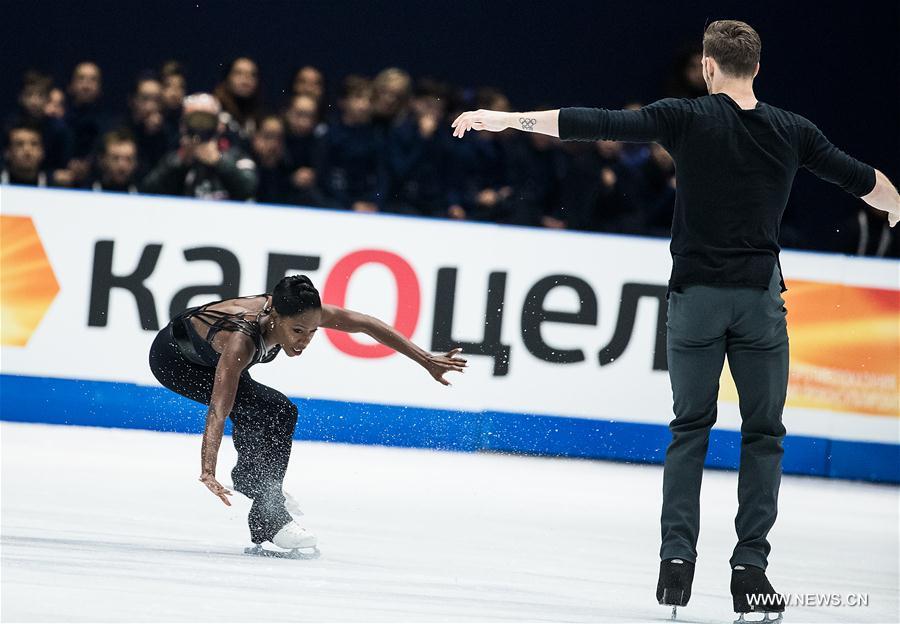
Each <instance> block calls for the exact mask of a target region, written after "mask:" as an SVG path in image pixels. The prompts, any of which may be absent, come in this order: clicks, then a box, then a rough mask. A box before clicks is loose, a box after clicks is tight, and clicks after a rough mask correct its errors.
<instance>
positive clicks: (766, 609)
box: [731, 565, 785, 624]
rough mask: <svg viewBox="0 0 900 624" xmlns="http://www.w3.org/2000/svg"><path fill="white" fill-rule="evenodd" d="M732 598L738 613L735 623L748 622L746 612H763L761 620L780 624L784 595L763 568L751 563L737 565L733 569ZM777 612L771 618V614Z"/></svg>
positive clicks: (735, 610)
mask: <svg viewBox="0 0 900 624" xmlns="http://www.w3.org/2000/svg"><path fill="white" fill-rule="evenodd" d="M731 598H732V600H733V601H734V612H735V613H738V614H739V615H738V619H736V620H735V621H734V623H735V624H746V623H747V622H749V621H750V620H745V619H744V614H745V613H762V614H763V619H762V620H758V621H760V622H770V623H771V624H780V622H781V619H782V613H784V606H785V605H784V597H783V596H782V595H781V594H779V593H777V592H776V591H775V590H774V589H773V588H772V584H771V583H769V579H767V578H766V573H765V571H764V570H763V569H762V568H757V567H756V566H751V565H736V566H734V569H733V570H732V571H731ZM770 613H773V614H775V617H774V618H772V619H770V618H769V614H770Z"/></svg>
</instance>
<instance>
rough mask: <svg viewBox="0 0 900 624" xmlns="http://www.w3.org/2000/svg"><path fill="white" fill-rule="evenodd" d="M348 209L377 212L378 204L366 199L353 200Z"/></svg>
mask: <svg viewBox="0 0 900 624" xmlns="http://www.w3.org/2000/svg"><path fill="white" fill-rule="evenodd" d="M350 209H351V210H352V211H353V212H368V213H372V212H378V206H377V205H376V204H374V203H373V202H368V201H355V202H353V205H352V206H350Z"/></svg>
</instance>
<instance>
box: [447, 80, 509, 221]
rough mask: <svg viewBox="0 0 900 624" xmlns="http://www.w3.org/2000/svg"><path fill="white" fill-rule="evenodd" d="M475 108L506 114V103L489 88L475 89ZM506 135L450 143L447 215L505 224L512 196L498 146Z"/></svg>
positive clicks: (489, 134) (488, 134)
mask: <svg viewBox="0 0 900 624" xmlns="http://www.w3.org/2000/svg"><path fill="white" fill-rule="evenodd" d="M475 104H476V108H486V109H491V110H500V111H508V110H509V100H508V99H507V98H506V96H505V95H503V94H502V93H501V92H499V91H497V90H496V89H492V88H482V89H479V91H478V94H477V96H476V102H475ZM507 136H508V135H504V134H503V133H493V132H478V133H470V134H468V135H467V136H465V137H463V138H462V139H460V140H458V141H453V142H452V143H451V152H450V159H451V162H450V170H451V173H450V178H451V179H450V189H449V204H450V207H449V209H448V215H449V216H450V217H451V218H453V219H471V220H475V221H497V222H503V221H505V220H507V218H508V213H509V209H510V207H509V206H508V204H507V203H506V201H507V200H508V199H509V198H510V196H511V195H512V193H513V189H512V186H510V183H509V171H508V168H507V159H506V154H505V151H504V148H503V145H502V144H501V142H502V141H503V140H504V138H507Z"/></svg>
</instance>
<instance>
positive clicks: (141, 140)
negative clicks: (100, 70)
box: [121, 72, 175, 175]
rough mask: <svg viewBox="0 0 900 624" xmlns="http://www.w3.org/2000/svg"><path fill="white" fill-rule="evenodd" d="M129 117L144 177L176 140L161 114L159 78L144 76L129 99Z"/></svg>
mask: <svg viewBox="0 0 900 624" xmlns="http://www.w3.org/2000/svg"><path fill="white" fill-rule="evenodd" d="M128 107H129V109H130V111H131V112H130V116H129V118H128V119H127V121H125V122H123V123H122V124H121V125H122V127H125V128H127V129H128V130H129V131H130V132H131V135H132V136H133V137H134V142H135V144H136V145H137V150H138V172H139V174H141V175H144V174H145V173H146V172H147V171H149V169H150V168H151V167H152V166H153V165H154V164H155V163H158V162H159V161H160V160H162V158H163V156H165V155H166V153H167V152H168V151H169V150H170V149H172V147H173V145H174V143H175V138H174V137H172V136H170V135H169V134H168V132H167V131H166V125H165V122H164V120H163V111H162V83H161V82H160V81H159V78H158V77H157V75H156V74H154V73H152V72H142V73H141V74H140V75H139V76H138V77H137V79H136V80H135V82H134V90H133V91H132V93H131V96H130V97H129V98H128Z"/></svg>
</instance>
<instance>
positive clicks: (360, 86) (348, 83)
mask: <svg viewBox="0 0 900 624" xmlns="http://www.w3.org/2000/svg"><path fill="white" fill-rule="evenodd" d="M371 96H372V81H371V80H369V79H368V78H366V77H364V76H359V75H357V74H350V75H349V76H347V77H346V78H344V81H343V82H342V83H341V91H340V98H341V99H345V98H350V97H371Z"/></svg>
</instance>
